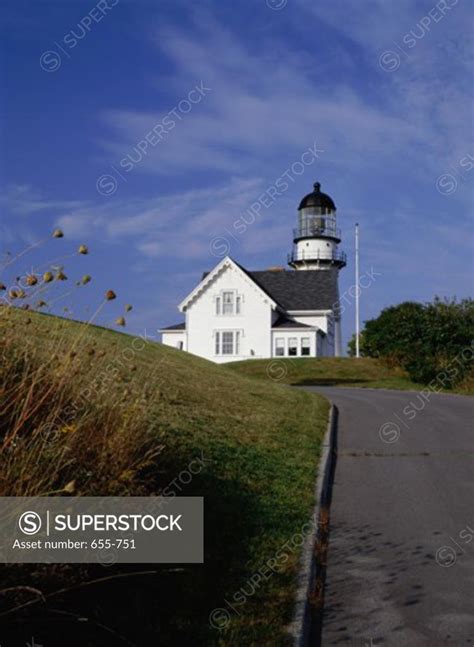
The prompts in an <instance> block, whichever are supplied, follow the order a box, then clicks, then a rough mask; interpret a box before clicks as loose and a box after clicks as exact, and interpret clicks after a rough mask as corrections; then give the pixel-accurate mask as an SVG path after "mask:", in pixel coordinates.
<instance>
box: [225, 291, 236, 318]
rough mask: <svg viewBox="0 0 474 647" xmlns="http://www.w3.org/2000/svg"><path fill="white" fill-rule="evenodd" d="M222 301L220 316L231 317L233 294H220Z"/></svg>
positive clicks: (232, 312)
mask: <svg viewBox="0 0 474 647" xmlns="http://www.w3.org/2000/svg"><path fill="white" fill-rule="evenodd" d="M222 300H223V310H222V314H224V315H233V314H234V293H233V292H224V293H223V294H222Z"/></svg>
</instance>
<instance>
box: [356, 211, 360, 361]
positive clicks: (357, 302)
mask: <svg viewBox="0 0 474 647" xmlns="http://www.w3.org/2000/svg"><path fill="white" fill-rule="evenodd" d="M355 284H356V289H355V355H356V357H360V319H359V296H360V288H359V223H358V222H356V225H355Z"/></svg>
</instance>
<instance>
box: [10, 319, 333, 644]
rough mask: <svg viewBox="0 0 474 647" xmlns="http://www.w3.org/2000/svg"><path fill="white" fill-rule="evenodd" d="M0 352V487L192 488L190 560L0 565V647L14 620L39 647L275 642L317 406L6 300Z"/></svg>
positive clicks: (321, 406) (307, 483) (312, 451)
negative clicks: (195, 548)
mask: <svg viewBox="0 0 474 647" xmlns="http://www.w3.org/2000/svg"><path fill="white" fill-rule="evenodd" d="M0 360H1V363H0V393H1V396H2V405H1V407H0V436H1V438H2V442H3V446H2V452H1V454H0V456H1V458H0V495H3V496H11V495H17V496H22V495H46V494H53V493H54V494H57V495H61V494H69V495H70V494H77V495H125V496H127V495H155V494H156V495H158V494H160V493H162V492H163V491H165V492H166V493H168V494H169V493H170V492H171V493H174V494H177V495H183V496H184V495H186V496H193V495H194V496H204V497H205V564H204V565H190V566H186V565H185V566H181V565H176V566H175V567H170V566H169V565H163V567H161V566H160V565H158V566H153V567H152V568H150V566H149V565H148V566H147V565H144V566H142V567H141V568H140V569H138V570H140V571H143V570H145V571H150V572H149V573H148V574H146V575H137V574H136V568H135V567H132V566H125V567H124V566H122V567H119V566H109V567H107V568H105V567H104V566H102V565H90V566H87V567H86V566H79V565H77V566H76V565H68V566H47V565H34V566H4V567H2V568H1V574H2V581H3V582H4V587H6V588H8V589H9V590H8V591H7V592H4V593H3V594H2V595H0V605H1V606H0V613H1V612H5V613H6V614H7V615H5V616H4V617H2V618H1V620H2V623H3V624H2V627H3V629H2V638H4V639H5V640H6V641H7V643H8V638H9V636H10V635H12V636H13V635H15V636H17V634H15V631H22V630H23V629H24V630H25V631H28V632H29V633H28V636H31V635H34V636H35V640H36V641H38V642H39V643H44V644H47V645H49V646H50V647H51V646H54V645H56V644H63V643H61V640H62V637H61V631H63V632H65V631H68V636H74V637H76V638H75V639H77V643H76V642H74V643H72V642H71V641H70V640H69V638H68V641H69V644H81V646H87V645H89V644H91V645H97V644H101V645H108V644H113V645H121V644H124V645H125V644H134V645H144V644H157V643H156V641H157V640H158V641H159V644H161V645H175V644H189V645H198V644H199V645H204V644H206V645H213V644H216V645H217V644H219V645H239V644H248V645H250V644H257V643H258V644H261V645H283V644H286V639H285V625H286V624H287V623H288V621H289V620H290V618H291V610H292V604H293V594H294V582H295V573H296V569H297V562H298V553H299V543H301V541H300V533H301V530H302V528H303V527H304V525H305V523H306V522H307V520H308V518H309V514H310V510H311V506H312V503H313V486H314V479H315V468H316V465H317V460H318V455H319V448H320V442H321V438H322V436H323V433H324V431H325V427H326V420H327V413H328V404H327V402H326V401H325V400H323V399H322V398H320V397H318V396H315V395H313V394H309V393H306V392H303V391H297V390H292V389H289V388H287V387H285V386H283V385H280V384H278V383H276V382H275V381H272V380H269V379H267V380H265V381H263V380H261V381H259V380H255V379H252V378H251V377H248V376H246V375H240V374H239V372H238V368H237V367H235V366H231V367H223V366H216V365H215V364H212V363H210V362H207V361H205V360H202V359H199V358H197V357H193V356H191V355H187V354H184V353H181V352H179V351H175V350H173V349H171V348H167V347H163V346H161V345H159V344H155V343H153V342H151V341H144V340H141V339H139V338H134V337H131V336H128V335H124V334H119V333H116V332H112V331H109V330H106V329H101V328H97V327H93V326H86V325H84V324H79V323H77V322H72V321H68V320H64V319H58V318H55V317H52V316H47V315H40V314H38V313H34V312H29V311H23V310H18V309H12V308H5V307H4V308H1V309H0ZM250 372H251V371H250ZM193 461H194V463H193V470H192V471H193V475H192V478H191V480H189V474H190V472H189V469H188V468H189V466H190V465H191V463H192V462H193ZM183 474H186V478H184V476H182V475H183ZM282 547H285V548H282ZM277 556H279V557H278V559H276V557H277ZM269 560H272V561H269ZM275 562H276V564H275ZM269 564H270V565H271V567H270V569H269V567H268V565H269ZM262 572H265V577H264V576H261V575H260V577H257V578H256V577H255V575H256V574H261V573H262ZM118 575H121V577H120V578H119V577H118ZM94 582H95V583H94ZM21 587H33V589H26V588H21ZM34 589H35V590H37V591H41V595H42V596H43V597H40V596H39V595H38V593H35V592H34ZM62 589H65V591H62ZM61 591H62V592H61ZM0 593H2V592H1V591H0ZM25 602H27V603H32V604H29V605H28V606H26V607H24V608H23V609H19V610H17V611H14V612H12V609H14V608H15V607H17V606H18V605H21V604H23V603H25ZM229 603H231V606H230V605H229ZM216 608H220V609H224V610H225V613H224V614H222V613H220V614H219V613H217V614H216V615H214V616H212V617H211V619H212V622H210V620H209V617H210V614H211V612H212V611H213V610H214V609H216ZM78 617H83V618H88V621H82V622H77V618H78ZM53 620H54V626H55V627H56V630H55V632H52V631H51V626H52V623H53ZM58 623H59V624H58ZM213 625H214V626H213ZM270 626H271V627H272V631H271V636H270V632H269V630H268V627H270ZM58 627H59V628H60V629H61V631H58ZM32 631H33V633H32ZM56 633H58V635H57V636H56ZM28 639H30V638H28ZM55 641H56V642H55ZM58 641H59V642H58ZM127 641H128V642H127ZM8 644H9V643H8ZM15 644H16V643H15Z"/></svg>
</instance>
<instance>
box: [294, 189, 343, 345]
mask: <svg viewBox="0 0 474 647" xmlns="http://www.w3.org/2000/svg"><path fill="white" fill-rule="evenodd" d="M297 218H298V219H297V227H296V228H295V229H293V249H292V251H291V253H290V254H289V255H288V265H289V266H290V267H292V268H293V269H294V270H297V271H309V272H325V271H328V270H333V271H335V272H337V273H338V272H339V270H340V269H341V268H343V267H344V266H345V265H346V254H345V253H344V252H343V251H339V249H338V245H339V243H340V242H341V230H340V229H339V228H338V227H337V220H336V205H335V204H334V200H333V199H332V198H331V197H330V196H329V195H327V194H326V193H323V192H322V191H321V184H320V183H319V182H315V183H314V185H313V191H312V192H311V193H308V195H305V197H304V198H303V199H302V200H301V202H300V205H299V207H298V216H297ZM338 283H339V281H337V285H338ZM334 336H335V340H334V346H335V355H336V357H339V356H340V355H341V313H340V306H339V289H337V303H335V304H334Z"/></svg>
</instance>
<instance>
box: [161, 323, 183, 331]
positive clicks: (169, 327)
mask: <svg viewBox="0 0 474 647" xmlns="http://www.w3.org/2000/svg"><path fill="white" fill-rule="evenodd" d="M185 327H186V324H185V323H184V321H183V323H179V324H174V325H173V326H166V328H161V330H184V329H185Z"/></svg>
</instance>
